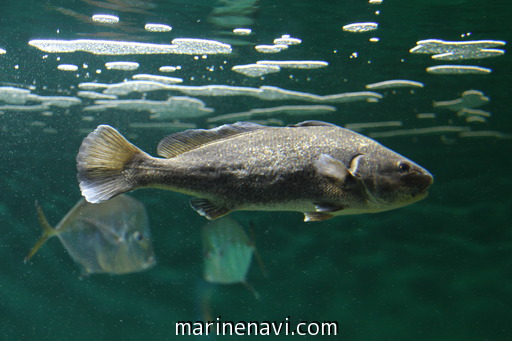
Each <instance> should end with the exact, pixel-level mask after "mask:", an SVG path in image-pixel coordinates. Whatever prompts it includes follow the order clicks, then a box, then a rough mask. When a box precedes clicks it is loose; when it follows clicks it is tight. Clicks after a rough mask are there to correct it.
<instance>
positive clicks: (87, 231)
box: [25, 195, 156, 276]
mask: <svg viewBox="0 0 512 341" xmlns="http://www.w3.org/2000/svg"><path fill="white" fill-rule="evenodd" d="M37 212H38V217H39V222H40V224H41V226H42V228H43V234H42V236H41V238H40V239H39V240H38V241H37V242H36V244H35V245H34V247H33V248H32V250H31V251H30V253H29V254H28V255H27V257H26V258H25V262H27V261H28V260H29V259H31V258H32V256H33V255H34V254H35V253H36V252H37V251H38V250H39V248H40V247H41V246H42V245H43V244H44V243H46V241H47V240H48V238H51V237H54V236H57V237H58V238H59V239H60V241H61V242H62V244H63V245H64V247H65V248H66V250H67V251H68V252H69V254H70V256H71V257H72V258H73V260H74V261H75V262H76V263H78V264H80V265H81V266H82V268H83V273H82V276H85V275H88V274H91V273H110V274H126V273H131V272H136V271H142V270H145V269H148V268H150V267H152V266H153V265H154V264H155V262H156V260H155V255H154V253H153V244H152V242H151V236H150V232H149V222H148V217H147V214H146V209H145V208H144V205H142V203H140V202H139V201H138V200H136V199H134V198H131V197H129V196H127V195H120V196H118V197H116V198H114V199H112V200H109V201H107V202H105V203H102V204H98V205H93V204H90V203H88V202H87V201H85V200H84V199H81V200H79V201H78V202H77V204H76V205H75V207H73V208H72V209H71V210H70V211H69V212H68V214H66V216H65V217H64V218H63V219H62V220H61V221H60V222H59V224H58V225H57V227H56V228H52V227H51V226H50V224H49V223H48V221H47V220H46V217H45V215H44V213H43V211H42V209H41V206H39V205H37Z"/></svg>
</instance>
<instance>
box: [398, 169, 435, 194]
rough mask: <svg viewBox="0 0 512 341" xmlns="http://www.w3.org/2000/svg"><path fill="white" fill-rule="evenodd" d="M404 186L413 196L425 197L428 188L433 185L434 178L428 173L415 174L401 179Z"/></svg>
mask: <svg viewBox="0 0 512 341" xmlns="http://www.w3.org/2000/svg"><path fill="white" fill-rule="evenodd" d="M402 180H403V182H404V183H405V185H406V186H407V187H409V188H411V189H413V190H414V191H413V192H414V196H415V197H416V196H427V194H428V189H429V187H430V186H431V185H432V184H433V183H434V177H433V176H432V175H431V174H430V173H428V172H415V173H411V174H407V175H405V176H404V177H403V178H402Z"/></svg>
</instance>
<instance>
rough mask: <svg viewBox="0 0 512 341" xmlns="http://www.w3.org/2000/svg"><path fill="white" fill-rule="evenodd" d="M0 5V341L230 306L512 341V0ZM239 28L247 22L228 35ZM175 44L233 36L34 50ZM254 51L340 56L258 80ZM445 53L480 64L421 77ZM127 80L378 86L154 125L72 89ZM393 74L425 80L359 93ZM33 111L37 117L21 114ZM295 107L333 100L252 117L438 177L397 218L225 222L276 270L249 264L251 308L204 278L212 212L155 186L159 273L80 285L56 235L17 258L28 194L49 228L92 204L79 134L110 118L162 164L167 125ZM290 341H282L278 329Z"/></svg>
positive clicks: (318, 89) (364, 332)
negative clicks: (350, 143) (450, 50)
mask: <svg viewBox="0 0 512 341" xmlns="http://www.w3.org/2000/svg"><path fill="white" fill-rule="evenodd" d="M0 9H1V11H0V27H1V32H2V34H1V35H0V48H1V49H2V50H4V52H5V53H3V54H0V87H3V88H0V90H1V91H0V142H1V144H0V145H1V151H0V169H1V177H0V198H1V199H0V221H1V226H2V234H1V237H0V259H1V262H0V339H1V340H68V339H71V340H117V339H126V340H143V339H146V340H169V339H173V338H175V337H177V336H176V335H175V322H177V321H196V320H203V319H206V318H213V319H215V318H216V317H219V316H221V318H222V320H224V321H226V320H232V321H283V320H285V319H286V318H287V317H289V320H290V321H291V322H292V324H296V323H297V322H299V321H320V322H322V321H337V322H338V324H339V329H338V335H337V336H335V337H333V336H331V338H336V339H339V340H349V341H353V340H354V341H359V340H365V341H368V340H394V341H398V340H418V341H419V340H425V341H426V340H436V341H444V340H446V341H447V340H450V341H453V340H466V341H470V340H471V341H473V340H511V339H512V324H511V323H510V322H511V318H510V307H511V306H512V267H511V260H512V229H511V226H510V221H511V218H512V211H511V208H512V197H511V195H510V191H511V189H512V176H511V171H510V170H511V166H512V161H511V152H512V124H511V123H512V119H511V117H510V109H509V108H510V94H509V93H510V79H511V62H510V56H509V53H508V51H507V50H508V44H509V42H510V17H511V14H512V11H511V7H510V5H509V4H508V3H507V2H506V1H501V0H487V1H477V0H446V1H441V0H415V1H405V0H402V1H392V0H384V1H383V2H382V3H380V4H372V3H370V2H368V1H363V0H359V1H356V0H342V1H331V0H316V1H290V0H282V1H267V0H261V1H257V0H241V1H236V0H233V1H228V0H217V1H213V0H212V1H206V0H203V1H200V0H181V1H170V0H169V1H164V0H154V1H137V0H109V1H91V0H82V1H79V0H74V1H64V0H62V1H54V0H47V1H37V0H32V1H30V0H19V1H9V2H7V1H2V2H1V4H0ZM95 14H108V15H114V16H117V17H118V18H119V22H118V23H113V24H112V23H111V24H109V23H101V22H98V21H93V20H92V16H93V15H95ZM361 22H374V23H378V27H377V28H376V29H375V30H371V31H368V32H350V31H347V30H343V29H342V27H343V26H345V25H348V24H351V23H361ZM147 23H158V24H165V25H170V26H172V30H171V31H169V32H149V31H148V30H145V29H144V26H145V24H147ZM235 28H251V29H252V32H251V34H250V35H246V36H240V35H235V34H234V33H233V31H232V30H233V29H235ZM283 35H290V36H291V37H293V38H298V39H300V40H301V43H300V44H297V45H290V46H289V47H288V48H287V49H285V50H283V51H281V52H278V53H276V54H264V53H261V52H258V51H256V50H255V48H254V46H256V45H261V44H272V42H273V40H274V39H276V38H279V37H281V36H283ZM175 38H195V39H208V40H216V41H220V42H223V43H225V44H229V45H230V46H231V49H232V51H231V52H230V53H221V54H208V53H206V54H201V53H197V54H151V53H150V54H128V55H107V54H92V53H89V52H83V51H82V52H81V51H77V52H71V53H65V52H62V51H61V52H53V53H52V52H45V51H42V50H40V49H38V48H37V47H35V46H34V45H33V44H29V42H30V41H33V40H39V39H60V40H71V39H102V40H110V41H113V40H117V41H126V42H141V43H155V44H170V42H171V40H173V39H175ZM371 38H378V39H372V40H370V39H371ZM425 39H442V40H444V41H472V40H493V41H500V42H504V43H506V45H504V44H501V46H498V47H494V49H500V50H502V52H495V53H496V55H495V56H492V57H489V58H483V57H482V56H477V57H475V58H473V59H470V58H469V57H470V56H465V55H464V54H465V53H466V54H471V53H470V52H468V51H467V50H463V51H462V52H460V51H459V52H460V53H461V54H462V56H461V57H460V58H458V59H456V60H452V61H441V60H435V59H432V58H431V54H419V53H418V54H416V53H411V52H410V51H409V50H410V49H412V48H414V47H415V46H416V42H418V41H421V40H425ZM477 52H478V51H477ZM477 54H478V53H477ZM473 57H474V56H473ZM258 60H278V61H283V60H286V61H289V60H295V61H301V60H302V61H304V60H309V61H323V62H326V63H328V66H326V67H322V68H318V69H291V68H285V67H282V68H281V70H280V71H279V72H276V73H272V74H268V75H264V76H260V77H248V76H245V75H243V74H240V73H237V72H234V71H233V70H231V68H232V67H233V66H235V65H245V64H251V63H255V62H256V61H258ZM114 61H131V62H137V63H139V68H138V69H137V70H136V71H135V70H132V71H123V70H109V69H107V68H106V67H105V63H106V62H114ZM61 64H72V65H76V66H78V68H77V70H74V71H65V70H61V69H62V67H61V69H59V68H58V66H59V65H61ZM443 64H449V65H471V66H476V67H480V68H485V70H484V71H482V72H480V73H469V74H466V73H463V74H436V73H432V72H427V71H426V68H428V67H432V66H435V65H443ZM164 65H169V66H181V68H179V69H177V70H176V71H175V72H173V73H169V74H164V73H162V72H159V71H158V70H159V68H160V67H161V66H164ZM475 69H476V70H477V71H475V72H478V68H475ZM135 74H158V75H165V76H172V77H179V78H181V79H182V81H183V82H182V83H181V84H182V85H190V86H202V85H212V84H218V85H229V86H237V87H251V88H258V87H260V86H274V87H279V88H281V89H286V90H291V91H297V92H301V93H306V94H316V95H321V96H323V95H330V94H340V93H347V92H364V91H372V92H375V93H377V94H378V95H375V94H370V95H368V94H367V95H368V96H369V98H366V97H365V96H364V94H363V97H362V99H359V100H358V101H354V102H346V103H345V102H343V103H341V102H337V103H323V102H322V103H320V102H318V103H317V102H315V103H310V102H307V101H302V100H301V99H300V96H299V98H291V99H277V100H264V99H261V98H256V97H249V96H216V97H213V96H207V95H204V94H203V95H201V94H199V95H197V96H194V95H190V96H191V97H194V98H197V99H199V100H201V101H203V103H204V105H205V107H207V108H211V109H213V110H209V111H208V112H207V113H206V115H200V114H201V112H200V113H199V114H198V113H197V112H195V113H194V111H193V110H192V111H191V112H192V113H191V114H190V117H187V116H186V115H181V116H180V113H179V112H180V111H179V110H178V112H172V111H171V112H170V113H167V114H168V116H167V117H166V118H165V119H161V120H155V119H154V117H153V118H152V117H151V116H152V114H154V113H152V112H149V111H148V110H144V109H136V108H134V110H130V108H128V109H126V108H125V109H120V108H115V107H114V108H108V109H107V110H103V111H100V110H95V109H94V107H93V106H94V105H95V104H97V103H95V100H94V99H91V98H87V97H79V96H78V95H77V93H78V91H81V89H80V86H79V84H81V83H86V82H92V83H105V84H115V83H120V82H123V81H125V80H130V79H131V77H132V75H135ZM393 79H401V80H411V81H416V82H421V83H422V84H423V87H419V86H415V87H397V88H382V89H368V88H366V87H365V86H366V85H368V84H372V83H377V82H381V81H385V80H393ZM6 87H11V88H18V89H26V90H28V91H29V92H30V94H32V95H36V96H63V97H67V98H68V101H69V103H71V104H69V103H68V104H69V105H68V104H60V105H59V103H57V104H55V103H53V104H52V103H49V102H45V99H44V98H43V99H42V97H33V98H34V100H33V101H32V102H31V101H30V100H27V101H24V100H22V99H21V100H20V97H16V95H12V91H11V92H9V91H10V90H6ZM467 91H473V94H474V93H475V91H476V93H477V94H479V95H478V96H476V97H478V98H479V99H482V98H484V97H485V98H486V99H487V100H485V99H483V100H482V102H481V103H479V104H478V105H475V106H473V107H471V106H470V107H468V108H467V109H470V110H469V111H467V110H466V112H465V113H461V112H460V110H458V111H455V110H450V109H448V108H446V107H443V106H442V105H439V102H442V101H451V100H456V99H460V98H462V97H461V96H463V93H464V92H467ZM101 92H102V89H100V90H99V91H98V93H101ZM26 94H27V92H25V95H26ZM25 95H20V96H25ZM169 96H185V95H183V94H180V93H179V92H177V91H175V90H158V91H134V92H131V93H130V94H127V95H120V96H119V98H120V99H147V100H154V101H165V100H166V99H167V98H169ZM306 97H307V96H306ZM69 98H74V99H73V100H69ZM368 99H370V100H368ZM371 99H373V100H371ZM63 102H64V103H67V102H66V101H65V100H64V101H63ZM45 103H46V104H45ZM196 103H197V102H196ZM436 103H437V104H436ZM30 105H33V106H34V105H40V108H29V109H27V108H23V107H20V106H30ZM285 105H286V106H288V105H294V106H296V105H325V106H329V108H325V107H323V108H317V109H318V110H316V111H315V109H313V110H309V111H307V114H304V112H301V110H303V109H299V110H295V111H293V110H292V111H291V112H275V113H274V114H267V115H266V116H265V115H259V116H258V115H255V116H254V117H250V119H251V120H255V121H258V122H261V121H262V120H266V122H267V123H265V124H269V125H286V124H291V123H296V122H300V121H305V120H322V121H327V122H331V123H334V124H337V125H340V126H347V127H351V125H352V127H354V129H355V128H358V131H360V132H361V133H363V134H365V135H369V136H370V137H373V138H375V139H376V140H377V141H379V142H381V143H383V144H384V145H386V146H387V147H389V148H390V149H392V150H395V151H397V152H399V153H401V154H403V155H405V156H406V157H408V158H410V159H411V160H414V161H415V162H418V163H419V164H420V165H422V166H424V167H425V168H427V169H428V170H429V171H430V172H431V173H432V174H433V175H434V177H435V183H434V185H433V186H432V187H431V190H430V194H429V196H428V197H427V198H426V199H425V200H423V201H421V202H418V203H416V204H414V205H411V206H408V207H404V208H401V209H398V210H393V211H389V212H384V213H378V214H368V215H355V216H342V217H337V218H334V219H331V220H329V221H325V222H318V223H304V222H302V220H303V216H302V215H301V214H299V213H297V212H236V213H233V214H232V215H231V217H232V218H234V219H235V220H236V221H238V222H239V223H240V224H241V225H242V226H243V227H244V228H246V230H251V231H253V234H252V235H253V237H252V238H253V241H254V243H255V245H256V248H257V250H258V252H259V254H260V255H261V258H262V260H263V264H264V267H265V270H266V273H267V276H264V273H263V272H262V271H261V270H260V269H259V267H258V265H257V264H256V262H253V265H252V267H251V269H250V271H249V274H248V277H247V282H248V283H250V285H251V286H252V287H254V288H255V290H256V291H257V292H258V293H259V298H258V299H257V298H255V296H254V295H253V294H252V293H251V291H249V290H247V288H246V287H245V286H243V285H241V284H237V285H214V284H210V283H207V282H206V281H205V280H204V279H203V251H202V245H201V228H202V227H203V226H204V225H205V224H206V222H207V221H206V220H205V219H204V218H203V217H201V216H199V215H198V214H197V213H196V212H194V211H193V210H192V209H191V208H190V206H189V203H188V200H189V197H187V196H185V195H181V194H176V193H173V192H169V191H162V190H156V189H144V190H138V191H135V192H133V193H131V194H130V195H131V196H133V197H135V198H137V199H138V200H140V201H141V202H142V203H144V205H145V206H146V209H147V211H148V214H149V220H150V224H151V233H152V238H153V247H154V251H155V254H156V258H157V264H156V266H154V267H152V268H151V269H149V270H147V271H144V272H139V273H133V274H129V275H105V274H97V275H94V274H93V275H91V276H90V277H87V278H85V279H79V275H80V269H79V267H78V266H77V264H75V263H74V262H73V260H72V259H71V258H70V257H69V255H68V254H67V253H66V251H65V249H64V248H63V247H62V244H61V243H60V242H59V241H58V240H57V238H54V239H52V240H50V241H49V242H48V243H47V244H46V245H45V246H44V247H43V248H42V249H41V250H40V251H39V252H38V254H36V255H35V256H34V258H33V259H32V260H31V261H30V262H29V263H27V264H24V263H23V258H24V256H25V255H26V254H27V252H28V251H29V250H30V248H31V247H32V245H33V243H34V242H35V241H36V240H37V238H38V237H39V235H40V233H41V229H40V226H39V223H38V221H37V215H36V210H35V207H34V202H35V201H36V200H38V201H39V202H40V203H41V205H42V206H43V208H44V210H45V212H46V215H47V217H48V220H49V221H50V223H51V224H53V225H56V224H57V223H58V222H59V220H60V219H61V218H62V217H63V216H64V215H65V214H66V213H67V212H68V211H69V210H70V209H71V208H72V207H73V205H74V204H75V203H76V201H78V200H79V199H80V197H81V194H80V190H79V187H78V183H77V180H76V161H75V158H76V154H77V151H78V148H79V146H80V143H81V141H82V140H83V138H84V137H85V136H86V135H87V133H88V132H90V131H92V130H93V129H94V128H95V127H96V126H97V125H99V124H109V125H112V126H114V127H115V128H116V129H118V130H119V131H120V132H121V133H123V134H124V135H125V136H127V138H129V139H130V140H131V141H132V142H133V143H135V144H136V145H137V146H139V147H140V148H141V149H143V150H145V151H147V152H148V153H150V154H152V155H155V154H156V146H157V145H158V142H159V141H160V140H161V139H162V138H163V137H164V136H165V135H167V134H170V133H173V132H177V131H181V130H184V129H186V128H189V127H190V128H192V127H198V128H208V127H212V126H216V125H220V124H223V123H227V122H224V121H222V120H219V121H215V120H212V119H211V118H213V117H216V116H220V115H225V114H230V113H239V112H247V111H249V110H251V109H254V108H270V107H278V106H285ZM471 110H473V111H471ZM475 110H476V111H475ZM199 111H201V110H199ZM203 111H204V110H203ZM468 112H469V114H468ZM172 115H176V116H175V117H173V116H172ZM244 120H247V119H244ZM375 122H387V123H385V124H373V123H375ZM356 123H357V124H359V123H361V124H359V125H355V124H356ZM366 123H370V124H367V125H364V124H366ZM251 226H252V228H251V229H249V227H251ZM206 312H208V313H206ZM251 337H254V336H251ZM251 337H248V338H251ZM278 337H279V338H282V337H285V336H283V335H280V336H270V337H269V338H270V339H272V338H278ZM327 337H328V336H319V335H317V336H308V337H306V338H307V339H321V338H327ZM189 338H201V337H194V336H189ZM203 338H208V337H203ZM209 339H212V340H216V339H223V338H222V337H220V336H219V337H217V336H210V337H209Z"/></svg>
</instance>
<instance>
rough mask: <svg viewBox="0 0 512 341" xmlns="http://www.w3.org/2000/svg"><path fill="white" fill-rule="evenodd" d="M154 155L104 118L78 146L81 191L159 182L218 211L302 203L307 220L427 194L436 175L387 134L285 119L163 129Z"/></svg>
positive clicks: (88, 194) (90, 194) (205, 210)
mask: <svg viewBox="0 0 512 341" xmlns="http://www.w3.org/2000/svg"><path fill="white" fill-rule="evenodd" d="M158 154H159V155H160V156H162V157H163V158H156V157H152V156H150V155H148V154H146V153H145V152H143V151H142V150H140V149H139V148H137V147H136V146H134V145H133V144H131V143H130V142H128V141H127V140H126V139H125V138H124V137H123V136H122V135H121V134H120V133H119V132H118V131H117V130H115V129H114V128H112V127H110V126H108V125H100V126H98V127H97V128H96V130H94V131H93V132H91V133H90V134H89V135H88V136H87V137H86V138H85V139H84V140H83V142H82V145H81V147H80V150H79V152H78V155H77V170H78V181H79V184H80V189H81V191H82V195H83V196H84V197H85V199H86V200H87V201H89V202H91V203H99V202H103V201H106V200H109V199H110V198H112V197H115V196H116V195H119V194H121V193H124V192H128V191H132V190H134V189H137V188H144V187H153V188H163V189H168V190H171V191H176V192H180V193H185V194H188V195H191V196H194V197H196V198H194V199H192V200H191V206H192V208H193V209H195V210H196V211H197V212H198V213H199V214H201V215H203V216H205V217H206V218H208V219H210V220H212V219H216V218H219V217H222V216H224V215H226V214H228V213H230V212H232V211H235V210H266V211H298V212H302V213H303V214H304V221H321V220H326V219H329V218H332V217H333V216H335V215H345V214H360V213H373V212H380V211H386V210H391V209H395V208H399V207H402V206H406V205H409V204H412V203H414V202H416V201H419V200H421V199H423V198H425V197H426V196H427V190H428V188H429V187H430V185H431V184H432V183H433V177H432V175H431V174H430V173H429V172H428V171H427V170H425V169H424V168H422V167H421V166H419V165H417V164H416V163H414V162H413V161H411V160H409V159H407V158H405V157H403V156H402V155H400V154H398V153H396V152H394V151H392V150H390V149H388V148H386V147H384V146H383V145H381V144H380V143H378V142H376V141H374V140H372V139H370V138H368V137H366V136H363V135H360V134H358V133H356V132H353V131H351V130H348V129H344V128H341V127H338V126H336V125H333V124H330V123H325V122H320V121H306V122H302V123H298V124H295V125H292V126H288V127H267V126H263V125H259V124H254V123H248V122H238V123H235V124H226V125H223V126H220V127H217V128H214V129H210V130H203V129H192V130H186V131H183V132H179V133H176V134H173V135H169V136H167V137H165V138H164V139H163V140H162V141H161V142H160V144H159V145H158Z"/></svg>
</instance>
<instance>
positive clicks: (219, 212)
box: [190, 198, 231, 220]
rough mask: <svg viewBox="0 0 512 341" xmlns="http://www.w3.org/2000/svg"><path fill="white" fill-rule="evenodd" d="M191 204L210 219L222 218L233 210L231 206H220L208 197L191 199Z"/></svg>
mask: <svg viewBox="0 0 512 341" xmlns="http://www.w3.org/2000/svg"><path fill="white" fill-rule="evenodd" d="M190 206H192V208H193V209H194V210H196V212H197V213H199V214H200V215H202V216H203V217H206V219H208V220H214V219H217V218H220V217H222V216H224V215H226V214H228V213H229V212H231V210H230V209H229V208H226V207H223V206H219V205H217V204H215V203H213V202H211V201H210V200H208V199H199V198H194V199H191V200H190Z"/></svg>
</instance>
